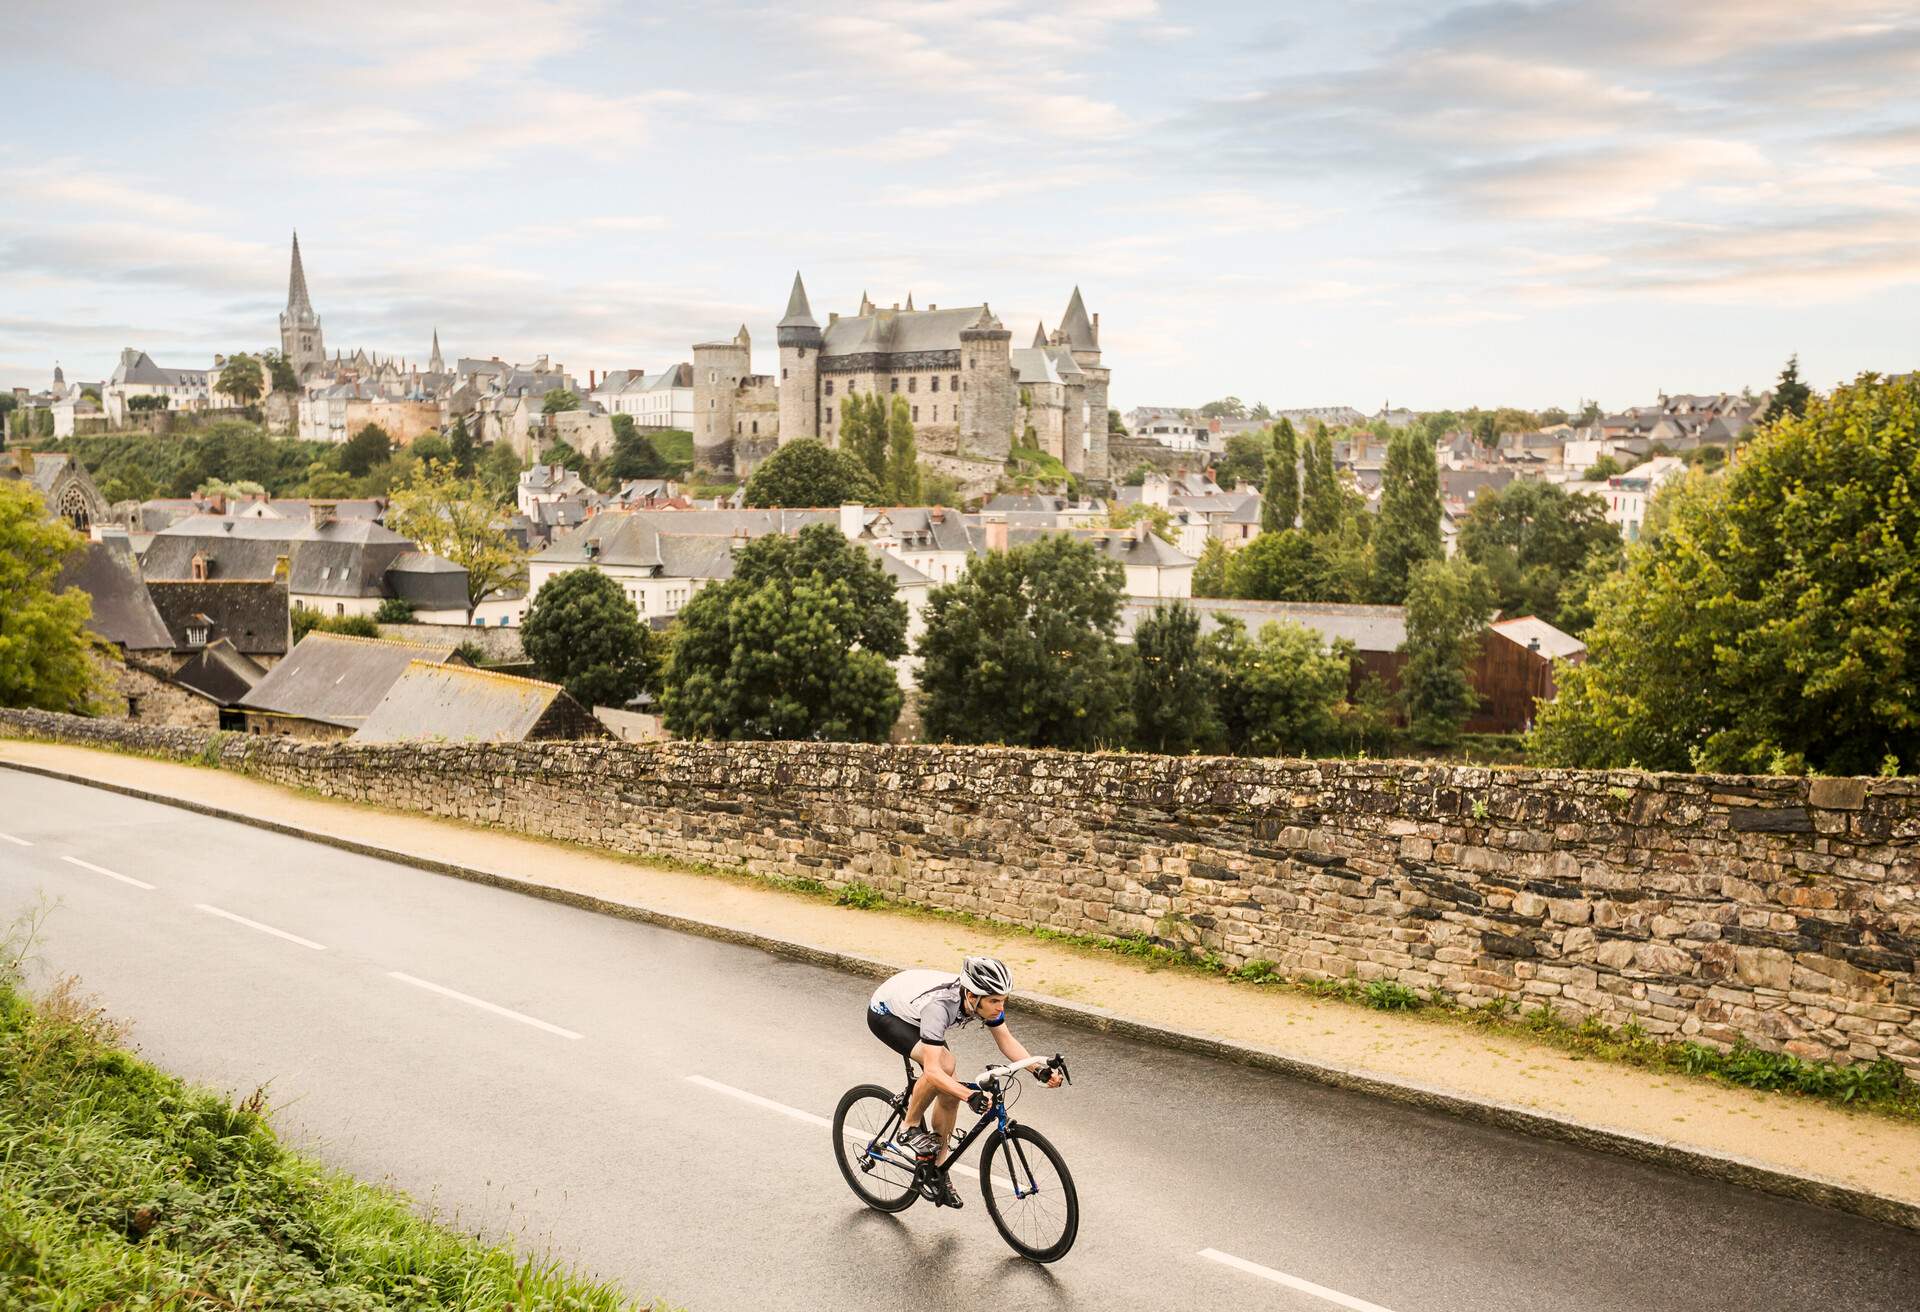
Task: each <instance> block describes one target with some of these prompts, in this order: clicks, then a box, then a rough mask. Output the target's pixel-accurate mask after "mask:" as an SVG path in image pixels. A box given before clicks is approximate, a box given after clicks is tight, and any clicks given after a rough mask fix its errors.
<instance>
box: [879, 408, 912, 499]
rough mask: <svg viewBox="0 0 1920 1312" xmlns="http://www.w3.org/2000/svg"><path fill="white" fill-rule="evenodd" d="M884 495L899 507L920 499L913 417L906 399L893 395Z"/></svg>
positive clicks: (883, 484)
mask: <svg viewBox="0 0 1920 1312" xmlns="http://www.w3.org/2000/svg"><path fill="white" fill-rule="evenodd" d="M883 475H884V476H883V479H882V494H883V496H884V497H885V498H886V500H887V501H889V502H891V503H892V504H894V505H896V506H912V505H918V504H919V501H920V454H919V452H918V451H917V450H916V449H915V448H914V442H913V419H912V417H911V416H910V415H909V413H908V410H907V398H906V397H904V396H896V397H894V398H893V417H892V418H891V419H889V420H888V421H887V457H886V465H885V469H884V471H883Z"/></svg>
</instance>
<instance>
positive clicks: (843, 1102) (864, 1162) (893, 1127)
mask: <svg viewBox="0 0 1920 1312" xmlns="http://www.w3.org/2000/svg"><path fill="white" fill-rule="evenodd" d="M898 1096H899V1095H898V1094H896V1093H894V1091H893V1090H891V1089H883V1088H881V1087H880V1086H879V1085H877V1084H862V1085H858V1086H856V1087H854V1088H851V1089H848V1090H847V1092H846V1095H845V1096H844V1097H842V1098H841V1099H840V1105H839V1106H838V1107H837V1108H835V1109H834V1113H833V1157H834V1160H835V1161H837V1162H839V1163H840V1174H842V1175H844V1176H846V1177H847V1184H848V1186H849V1187H851V1188H852V1190H853V1192H854V1193H856V1194H858V1195H859V1196H860V1201H861V1202H863V1203H865V1204H866V1205H867V1206H868V1207H871V1208H873V1209H874V1210H876V1211H880V1212H904V1211H905V1210H906V1209H907V1208H909V1207H912V1206H913V1201H914V1199H916V1198H918V1197H919V1196H920V1193H919V1190H918V1189H916V1188H915V1187H914V1175H915V1171H914V1165H913V1159H912V1157H911V1156H910V1155H908V1154H907V1153H905V1152H904V1151H903V1150H901V1149H899V1148H897V1147H895V1146H894V1144H893V1136H894V1135H895V1134H897V1133H898V1132H899V1130H900V1109H899V1108H898V1107H896V1106H895V1105H894V1099H895V1098H896V1097H898Z"/></svg>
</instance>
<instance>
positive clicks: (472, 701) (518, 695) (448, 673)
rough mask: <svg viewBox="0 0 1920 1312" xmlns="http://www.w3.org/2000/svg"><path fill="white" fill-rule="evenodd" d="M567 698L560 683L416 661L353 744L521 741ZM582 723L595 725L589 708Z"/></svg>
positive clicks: (388, 691) (395, 681) (387, 691)
mask: <svg viewBox="0 0 1920 1312" xmlns="http://www.w3.org/2000/svg"><path fill="white" fill-rule="evenodd" d="M563 699H565V700H571V699H570V698H567V694H566V693H565V692H564V691H563V690H562V689H561V687H560V685H559V684H557V683H542V682H541V681H539V680H538V679H521V678H516V677H515V676H513V675H511V674H500V673H497V672H495V671H493V670H476V669H471V668H469V667H467V666H464V665H445V664H440V663H437V662H434V661H430V660H415V661H411V662H409V663H408V664H407V665H406V666H405V668H403V669H402V670H401V671H400V672H399V674H398V676H397V677H395V678H394V679H393V680H392V682H391V683H389V684H388V685H387V687H386V689H385V695H384V696H382V697H381V698H380V699H379V701H378V703H377V704H376V705H375V706H374V707H373V709H372V711H371V712H369V713H368V715H367V717H366V719H365V721H364V722H363V723H362V724H361V725H360V727H359V728H358V729H357V730H355V731H354V735H353V741H354V742H357V743H367V742H374V743H399V742H448V743H517V742H522V741H525V739H526V738H527V736H528V735H529V734H531V733H532V732H533V730H534V728H535V726H536V725H538V724H539V723H540V720H541V717H543V716H544V715H546V713H547V712H548V710H550V709H551V708H552V707H553V704H554V703H555V702H556V701H561V700H563ZM580 719H581V720H582V721H584V722H587V723H594V722H593V721H592V720H591V717H590V716H589V715H588V714H587V712H586V711H585V710H584V709H582V710H581V712H580Z"/></svg>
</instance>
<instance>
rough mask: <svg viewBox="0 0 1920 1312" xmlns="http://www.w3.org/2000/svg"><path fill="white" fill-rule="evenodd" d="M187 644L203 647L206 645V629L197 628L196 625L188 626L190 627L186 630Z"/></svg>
mask: <svg viewBox="0 0 1920 1312" xmlns="http://www.w3.org/2000/svg"><path fill="white" fill-rule="evenodd" d="M187 645H188V646H189V647H204V646H206V645H207V631H206V630H205V629H202V628H197V627H196V628H190V629H188V630H187Z"/></svg>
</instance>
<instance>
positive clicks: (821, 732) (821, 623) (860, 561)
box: [662, 524, 907, 742]
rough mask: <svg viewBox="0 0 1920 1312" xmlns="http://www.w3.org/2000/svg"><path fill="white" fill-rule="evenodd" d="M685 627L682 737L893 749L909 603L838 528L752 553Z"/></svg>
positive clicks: (679, 700)
mask: <svg viewBox="0 0 1920 1312" xmlns="http://www.w3.org/2000/svg"><path fill="white" fill-rule="evenodd" d="M675 628H676V636H675V638H674V642H673V651H672V655H671V656H670V657H669V658H668V661H667V666H666V672H665V677H664V679H663V684H664V688H663V692H662V702H663V705H664V710H665V722H666V726H667V728H668V729H670V730H672V731H673V732H674V733H677V734H681V735H683V736H686V737H694V738H735V739H745V738H754V739H766V738H799V739H810V740H819V739H831V740H851V741H860V742H881V741H884V740H885V739H886V737H887V735H888V733H889V732H891V730H892V728H893V724H894V721H895V720H897V719H898V718H899V715H900V706H901V703H902V700H903V697H902V694H901V691H900V685H899V680H898V679H897V678H896V677H895V675H894V669H893V665H892V663H891V662H893V661H895V660H897V659H899V658H900V657H901V656H904V655H905V654H906V650H907V606H906V603H905V602H904V601H902V600H901V599H900V598H899V596H898V593H897V591H896V589H895V588H894V585H893V581H892V580H891V579H889V578H888V577H887V575H886V572H885V570H884V569H883V568H882V567H881V565H880V562H879V559H878V558H877V557H876V556H875V555H874V554H873V553H872V552H869V551H865V550H863V549H861V548H859V547H856V546H854V545H853V544H852V543H850V542H848V541H847V540H846V538H845V537H843V536H842V535H841V534H840V532H839V530H838V529H836V528H835V527H834V526H832V525H830V524H813V525H809V526H808V527H807V528H804V529H802V530H801V531H800V533H799V535H798V536H797V537H793V538H788V537H783V536H779V535H770V536H767V537H762V538H758V539H756V540H755V541H753V542H751V543H749V544H748V545H747V546H746V547H745V548H744V549H743V550H742V551H741V552H740V553H739V555H738V556H736V557H735V558H734V571H733V577H732V578H730V579H728V580H727V581H726V582H724V583H719V584H713V585H710V586H708V587H706V588H704V589H702V590H701V591H700V592H699V593H698V594H697V595H695V597H694V598H693V600H692V601H690V602H689V603H688V604H687V605H686V606H685V607H684V608H683V609H682V610H681V612H680V618H679V621H678V623H677V624H676V626H675Z"/></svg>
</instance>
